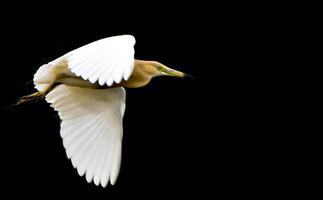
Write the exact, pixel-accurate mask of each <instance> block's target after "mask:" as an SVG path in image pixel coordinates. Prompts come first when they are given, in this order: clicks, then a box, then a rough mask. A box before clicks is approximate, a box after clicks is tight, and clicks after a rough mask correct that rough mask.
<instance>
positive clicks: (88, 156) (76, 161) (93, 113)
mask: <svg viewBox="0 0 323 200" xmlns="http://www.w3.org/2000/svg"><path fill="white" fill-rule="evenodd" d="M46 100H47V102H49V103H51V106H52V107H53V108H54V109H55V110H56V111H58V113H59V116H60V118H61V119H62V122H61V136H62V138H63V144H64V147H65V149H66V154H67V157H68V158H69V159H71V161H72V164H73V166H74V168H77V171H78V173H79V175H80V176H83V175H84V174H85V177H86V180H87V181H88V182H92V181H94V183H95V184H96V185H99V184H101V185H102V186H104V187H105V186H106V185H107V184H108V182H109V181H110V182H111V184H114V183H115V180H116V178H117V175H118V173H119V168H120V162H121V143H122V118H123V112H124V106H125V91H124V89H123V88H112V89H87V88H78V87H72V86H67V85H59V86H57V87H55V88H54V89H53V90H52V91H51V92H50V93H49V94H48V95H47V96H46Z"/></svg>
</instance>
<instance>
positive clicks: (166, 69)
mask: <svg viewBox="0 0 323 200" xmlns="http://www.w3.org/2000/svg"><path fill="white" fill-rule="evenodd" d="M160 71H161V72H162V74H164V75H166V76H175V77H180V78H193V76H190V75H188V74H185V73H183V72H180V71H177V70H174V69H171V68H169V67H166V66H165V65H162V66H161V69H160Z"/></svg>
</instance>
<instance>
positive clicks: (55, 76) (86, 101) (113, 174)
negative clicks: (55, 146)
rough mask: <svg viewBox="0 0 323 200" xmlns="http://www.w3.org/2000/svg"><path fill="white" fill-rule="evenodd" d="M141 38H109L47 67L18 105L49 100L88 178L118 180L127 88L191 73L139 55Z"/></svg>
mask: <svg viewBox="0 0 323 200" xmlns="http://www.w3.org/2000/svg"><path fill="white" fill-rule="evenodd" d="M135 42H136V41H135V38H134V37H133V36H131V35H120V36H114V37H108V38H104V39H101V40H98V41H95V42H92V43H90V44H87V45H85V46H82V47H80V48H77V49H75V50H73V51H70V52H68V53H66V54H65V55H63V56H61V57H59V58H57V59H56V60H54V61H52V62H49V63H47V64H44V65H42V66H41V67H40V68H39V69H38V70H37V72H36V73H35V75H34V78H33V82H34V85H35V88H36V89H37V90H38V92H36V93H34V94H31V95H28V96H24V97H22V98H21V99H20V101H19V102H18V104H21V103H24V102H28V101H32V100H36V99H40V98H45V99H46V101H47V102H48V103H50V104H51V107H53V108H54V109H55V110H56V111H57V112H58V115H59V117H60V119H61V125H60V135H61V137H62V139H63V144H64V147H65V150H66V154H67V157H68V158H69V159H71V161H72V164H73V167H74V168H76V169H77V172H78V174H79V175H80V176H83V175H85V177H86V180H87V182H89V183H90V182H92V181H93V182H94V183H95V184H96V185H100V184H101V185H102V186H103V187H106V186H107V184H108V183H109V182H110V183H111V184H112V185H113V184H115V182H116V180H117V176H118V174H119V169H120V162H121V144H122V134H123V126H122V119H123V115H124V112H125V99H126V92H125V89H124V88H138V87H143V86H145V85H147V84H148V83H149V82H150V80H151V79H152V78H154V77H157V76H175V77H185V76H188V75H186V74H185V73H183V72H180V71H177V70H174V69H171V68H169V67H166V66H165V65H163V64H161V63H159V62H157V61H145V60H136V59H135V58H134V52H135V51H134V45H135Z"/></svg>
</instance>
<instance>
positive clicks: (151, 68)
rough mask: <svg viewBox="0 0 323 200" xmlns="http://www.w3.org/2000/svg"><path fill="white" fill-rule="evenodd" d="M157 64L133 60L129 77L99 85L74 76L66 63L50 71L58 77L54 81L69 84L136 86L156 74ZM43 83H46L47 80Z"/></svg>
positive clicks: (88, 86)
mask: <svg viewBox="0 0 323 200" xmlns="http://www.w3.org/2000/svg"><path fill="white" fill-rule="evenodd" d="M157 65H162V64H160V63H158V62H156V61H144V60H135V62H134V68H133V72H132V74H131V76H130V77H129V79H128V80H122V81H121V82H120V83H113V84H112V85H111V86H107V85H103V86H101V85H100V84H98V83H97V82H95V83H91V82H89V81H88V80H84V79H83V78H81V77H79V76H76V75H75V74H73V73H72V72H71V71H70V70H69V69H68V65H67V63H66V64H64V65H63V66H60V67H58V68H57V69H54V70H52V72H50V73H53V74H55V76H57V77H58V78H57V80H56V81H55V83H60V84H65V85H69V86H76V87H83V88H93V89H107V88H116V87H125V88H138V87H143V86H145V85H147V84H148V83H149V82H150V80H151V79H152V78H153V77H155V76H157V75H158V72H157V71H158V70H157V69H156V67H155V66H157ZM44 83H48V80H47V82H44Z"/></svg>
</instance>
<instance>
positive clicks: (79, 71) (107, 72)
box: [53, 35, 136, 86]
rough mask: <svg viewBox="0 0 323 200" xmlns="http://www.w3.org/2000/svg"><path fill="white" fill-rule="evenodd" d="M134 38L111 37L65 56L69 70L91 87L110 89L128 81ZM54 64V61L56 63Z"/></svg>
mask: <svg viewBox="0 0 323 200" xmlns="http://www.w3.org/2000/svg"><path fill="white" fill-rule="evenodd" d="M135 42H136V40H135V38H134V37H133V36H131V35H121V36H114V37H108V38H105V39H101V40H98V41H95V42H92V43H90V44H88V45H85V46H83V47H80V48H78V49H76V50H74V51H71V52H69V53H67V54H66V55H65V56H63V57H64V58H65V59H66V60H67V64H68V68H69V69H70V70H71V71H72V72H73V73H74V74H76V75H77V76H81V77H82V78H83V79H84V80H89V81H90V82H91V83H94V82H96V81H98V82H99V84H100V85H104V84H107V85H108V86H111V85H112V84H113V83H114V82H115V83H120V82H121V80H122V79H125V80H128V78H129V77H130V75H131V73H132V71H133V67H134V52H135V51H134V45H135ZM53 62H54V63H55V61H53Z"/></svg>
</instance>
